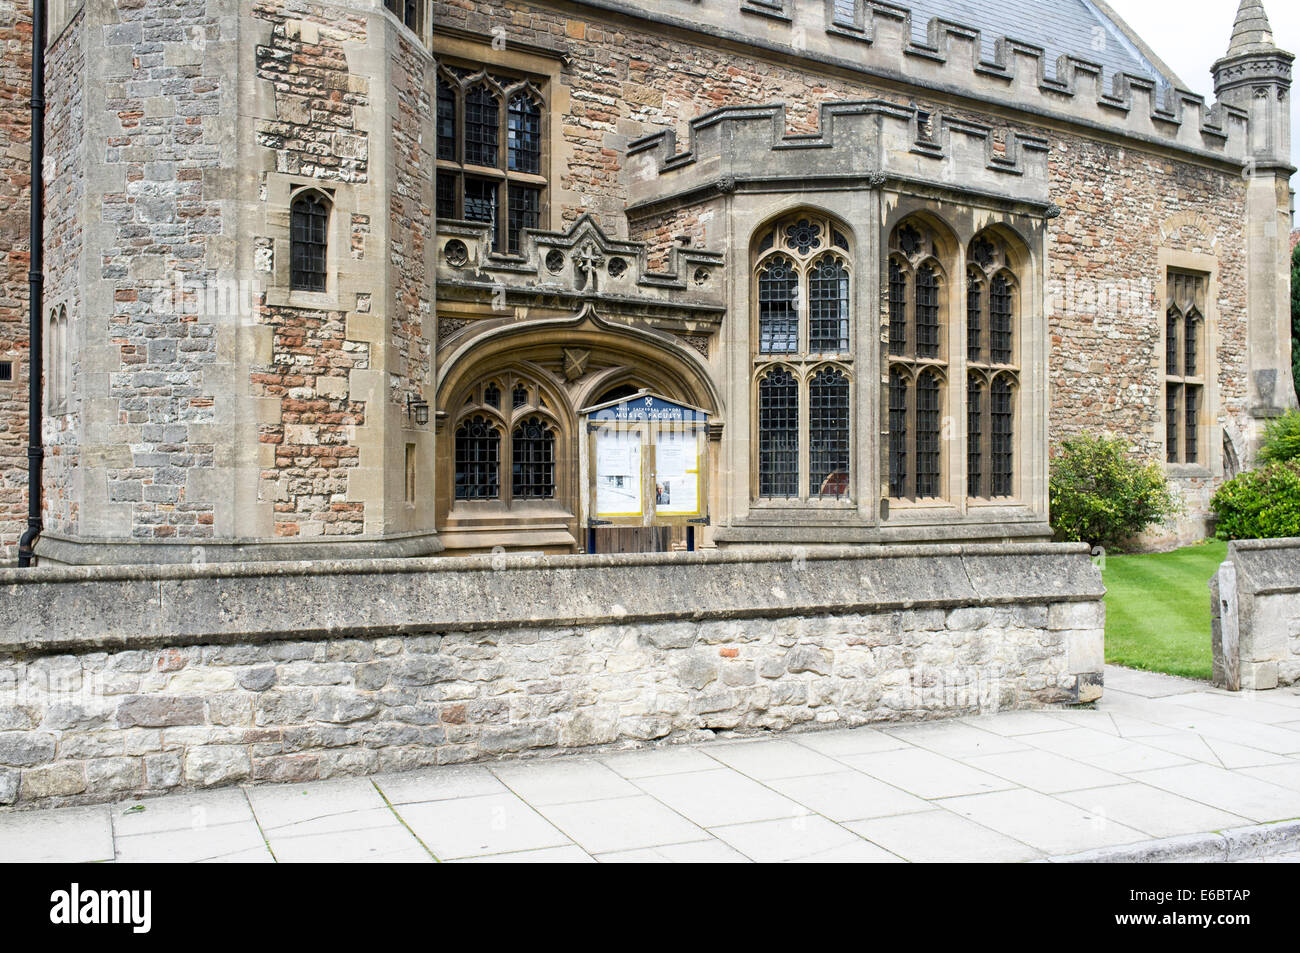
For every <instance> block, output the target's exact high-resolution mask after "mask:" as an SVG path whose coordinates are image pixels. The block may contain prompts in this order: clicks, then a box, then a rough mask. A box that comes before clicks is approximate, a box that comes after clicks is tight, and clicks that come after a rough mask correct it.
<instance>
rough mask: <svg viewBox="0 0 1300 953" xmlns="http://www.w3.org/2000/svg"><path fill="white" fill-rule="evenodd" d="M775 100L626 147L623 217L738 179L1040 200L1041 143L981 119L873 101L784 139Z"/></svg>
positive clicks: (840, 110)
mask: <svg viewBox="0 0 1300 953" xmlns="http://www.w3.org/2000/svg"><path fill="white" fill-rule="evenodd" d="M786 128H787V126H786V107H785V105H784V104H779V103H778V104H775V105H771V106H760V107H725V108H723V109H718V110H715V111H713V112H711V113H707V114H705V115H703V116H700V117H699V118H697V119H695V120H693V121H692V122H691V124H690V141H689V143H688V148H687V149H686V150H685V151H680V152H679V151H678V149H677V136H676V133H675V132H673V131H672V130H671V129H668V130H664V131H662V132H658V133H655V134H654V135H650V136H646V137H644V138H642V139H638V140H636V141H635V142H633V143H631V144H630V145H629V147H628V162H627V165H628V174H629V183H630V201H629V208H628V211H629V214H635V213H636V212H637V211H638V210H642V209H645V208H647V207H651V206H655V205H657V204H660V203H663V202H668V201H675V202H678V203H680V202H682V201H686V200H689V197H690V196H691V195H693V194H703V193H707V192H716V191H722V192H728V191H731V190H734V189H736V188H740V187H742V186H743V185H745V184H748V183H762V184H765V185H770V184H773V183H778V182H784V183H787V184H791V183H795V182H798V183H800V184H801V185H803V186H806V187H814V186H816V185H818V184H825V185H832V184H833V185H838V186H842V185H844V184H845V182H846V181H853V180H856V181H857V182H858V184H860V185H866V186H875V187H878V186H881V185H884V184H885V183H886V182H887V181H889V180H890V179H895V180H903V181H908V180H917V181H923V182H926V183H942V184H943V185H944V186H945V187H947V188H951V189H954V190H960V191H962V192H966V193H986V194H988V195H990V196H994V195H995V196H997V198H998V199H999V200H1001V201H1012V202H1015V201H1019V202H1025V203H1029V204H1031V205H1039V206H1044V207H1045V206H1047V205H1048V203H1049V201H1050V197H1049V178H1048V168H1047V154H1048V150H1049V144H1048V141H1047V140H1046V139H1044V138H1042V137H1041V136H1033V135H1024V134H1021V133H1011V134H1010V135H1007V136H1005V137H1004V138H1001V139H999V138H998V136H997V131H996V130H995V129H994V128H993V127H991V126H987V125H982V124H979V123H974V122H970V121H968V120H965V119H961V118H956V117H950V116H944V115H936V116H927V115H926V114H924V113H922V112H920V111H919V110H917V109H915V108H908V107H905V106H899V105H898V104H896V103H891V102H887V101H885V100H881V99H871V100H861V101H855V102H838V103H826V104H823V105H822V107H821V113H820V130H819V131H818V132H817V133H814V134H805V135H787V134H786Z"/></svg>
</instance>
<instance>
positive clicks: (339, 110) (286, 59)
mask: <svg viewBox="0 0 1300 953" xmlns="http://www.w3.org/2000/svg"><path fill="white" fill-rule="evenodd" d="M286 13H288V14H290V16H286ZM338 14H339V10H338V8H337V7H329V8H325V7H323V6H320V5H317V4H285V3H269V2H261V3H258V4H256V5H255V7H254V15H255V16H257V17H260V18H263V19H268V20H271V21H272V22H274V23H275V27H274V29H273V31H272V41H271V43H270V45H267V46H259V47H258V49H257V75H258V76H259V77H260V78H262V79H264V80H267V81H268V82H270V83H271V84H272V85H273V86H274V89H275V108H276V119H275V121H273V122H272V121H269V120H261V121H259V122H258V124H257V139H258V143H259V144H260V145H263V146H265V147H266V148H268V149H273V150H275V156H276V171H277V172H284V173H288V174H290V175H305V176H310V177H312V178H315V179H320V180H322V181H338V182H364V181H366V177H367V174H368V171H369V161H370V159H369V133H368V132H367V131H366V130H364V129H359V128H357V123H356V108H357V107H358V106H365V105H368V103H369V87H368V83H367V81H366V80H365V79H364V78H362V77H356V76H352V75H351V74H350V73H349V71H348V61H347V56H346V54H345V53H344V52H343V44H344V43H345V42H354V43H364V42H365V41H366V21H365V19H364V18H363V17H355V16H354V17H340V16H339V15H338Z"/></svg>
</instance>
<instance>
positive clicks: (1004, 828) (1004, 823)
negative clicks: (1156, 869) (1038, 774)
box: [940, 789, 1149, 855]
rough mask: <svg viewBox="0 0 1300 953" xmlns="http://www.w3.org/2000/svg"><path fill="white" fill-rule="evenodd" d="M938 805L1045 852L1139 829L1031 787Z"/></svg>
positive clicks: (1127, 840) (1126, 839)
mask: <svg viewBox="0 0 1300 953" xmlns="http://www.w3.org/2000/svg"><path fill="white" fill-rule="evenodd" d="M940 803H941V804H942V806H943V807H946V808H947V809H948V810H950V811H952V812H953V813H955V814H959V815H961V816H962V817H965V818H967V819H968V820H972V821H975V822H976V823H977V824H981V825H983V826H984V827H987V828H989V829H990V830H994V831H997V832H998V833H1000V834H1005V835H1006V836H1007V837H1010V838H1013V839H1015V840H1018V841H1020V842H1022V843H1025V844H1028V845H1029V846H1031V847H1034V848H1037V849H1038V850H1040V851H1042V852H1043V853H1045V854H1049V855H1050V854H1070V853H1077V852H1079V851H1085V850H1094V849H1096V848H1098V847H1113V846H1117V845H1120V844H1134V843H1137V842H1138V841H1143V840H1148V839H1149V838H1148V837H1147V836H1146V835H1145V834H1143V833H1142V831H1139V830H1136V829H1135V828H1132V827H1128V826H1127V825H1124V824H1120V823H1118V822H1117V821H1114V820H1112V819H1111V818H1109V817H1107V816H1105V815H1101V814H1095V813H1092V812H1091V811H1089V810H1087V809H1086V808H1081V807H1079V806H1077V805H1074V804H1069V803H1067V802H1065V801H1061V800H1058V799H1056V798H1052V797H1048V796H1047V795H1046V794H1039V793H1038V792H1036V791H1026V790H1023V789H1021V790H1016V791H996V792H994V793H992V794H975V795H971V796H968V797H960V798H948V799H946V800H944V801H942V802H940Z"/></svg>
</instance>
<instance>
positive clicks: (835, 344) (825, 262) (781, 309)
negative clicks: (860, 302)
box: [751, 212, 853, 500]
mask: <svg viewBox="0 0 1300 953" xmlns="http://www.w3.org/2000/svg"><path fill="white" fill-rule="evenodd" d="M751 247H752V248H753V249H754V258H755V260H754V272H753V273H754V299H755V302H756V304H755V312H756V314H755V316H754V318H753V321H754V323H753V329H754V330H753V333H754V342H755V343H754V352H755V354H754V356H755V362H754V378H753V380H754V387H755V393H756V405H757V415H756V417H757V434H756V435H755V436H756V439H755V446H756V448H757V459H756V462H755V469H756V471H757V492H756V494H755V495H756V496H757V497H758V498H759V499H774V500H826V499H831V500H840V499H848V498H850V497H851V496H852V488H853V484H852V481H851V475H852V446H853V427H852V421H853V415H852V406H853V401H852V392H853V383H852V376H853V375H852V366H853V353H852V348H853V275H852V268H851V265H850V262H851V257H850V255H849V240H848V237H847V235H846V233H845V230H844V229H843V228H841V227H840V226H838V225H837V224H836V223H835V222H834V221H833V220H831V219H829V218H826V217H824V216H821V215H816V214H812V213H807V212H804V213H798V214H795V215H791V216H789V217H787V218H785V219H783V220H781V221H779V222H775V223H773V224H771V225H768V226H766V227H764V228H763V229H762V230H761V231H760V232H758V233H757V234H756V235H755V236H754V237H753V242H752V245H751ZM828 359H830V360H831V361H832V362H831V363H828Z"/></svg>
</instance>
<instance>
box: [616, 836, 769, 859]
mask: <svg viewBox="0 0 1300 953" xmlns="http://www.w3.org/2000/svg"><path fill="white" fill-rule="evenodd" d="M596 860H598V861H600V863H602V864H749V863H753V861H751V860H750V859H749V858H748V857H746V856H745V855H744V854H742V853H741V852H740V851H738V850H736V849H735V848H734V847H730V846H728V845H727V844H724V843H723V842H722V841H720V840H717V839H716V838H710V839H709V840H706V841H695V842H693V843H690V844H669V845H667V846H665V847H643V848H641V849H640V850H622V851H614V852H613V853H609V854H598V855H597V856H596Z"/></svg>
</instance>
